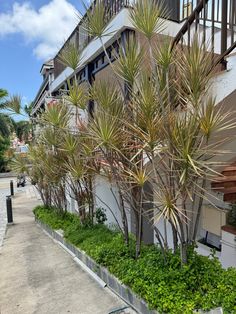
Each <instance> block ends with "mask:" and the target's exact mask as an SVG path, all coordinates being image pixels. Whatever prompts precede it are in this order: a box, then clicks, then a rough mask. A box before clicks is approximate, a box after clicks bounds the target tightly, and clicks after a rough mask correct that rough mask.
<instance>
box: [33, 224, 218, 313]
mask: <svg viewBox="0 0 236 314" xmlns="http://www.w3.org/2000/svg"><path fill="white" fill-rule="evenodd" d="M35 221H36V223H37V224H38V225H39V226H40V227H41V228H42V229H43V230H45V231H46V232H47V233H48V234H49V235H50V236H51V237H52V238H53V239H55V240H56V241H58V242H59V243H61V244H63V245H64V246H65V247H66V249H67V250H68V251H70V253H72V255H73V254H74V255H75V256H76V257H77V258H78V259H79V260H80V261H81V262H83V263H84V264H85V265H86V266H87V267H88V268H89V269H90V270H91V271H93V272H94V273H95V274H96V275H97V276H98V277H99V278H101V279H102V280H103V281H104V282H105V283H106V284H107V286H108V287H109V288H110V289H111V290H112V291H113V292H114V293H115V294H117V295H118V296H119V297H120V298H121V299H123V300H124V301H125V302H126V303H127V304H129V305H130V306H131V307H132V308H133V309H135V310H136V311H137V312H138V313H140V314H158V312H157V311H155V310H149V309H148V305H147V303H146V302H145V301H144V300H143V299H141V298H139V297H138V296H137V295H136V294H135V293H133V292H132V290H131V289H130V288H129V287H127V286H126V285H124V284H122V283H121V282H120V281H119V280H118V279H117V278H116V277H115V276H113V275H112V274H111V273H110V272H109V271H108V270H107V269H106V268H105V267H102V266H100V265H99V264H97V263H96V262H95V261H94V260H93V259H92V258H91V257H89V256H88V255H87V254H86V253H85V252H84V251H82V250H80V249H78V248H77V247H76V246H74V245H73V244H71V243H69V242H67V241H66V240H65V239H64V238H63V236H62V235H61V234H60V233H59V232H57V231H54V230H52V229H51V228H50V227H49V226H48V225H46V224H44V223H42V222H41V221H40V220H38V219H36V218H35ZM196 313H202V314H203V313H204V314H222V313H223V311H222V309H221V308H218V309H215V310H211V311H210V312H203V311H196Z"/></svg>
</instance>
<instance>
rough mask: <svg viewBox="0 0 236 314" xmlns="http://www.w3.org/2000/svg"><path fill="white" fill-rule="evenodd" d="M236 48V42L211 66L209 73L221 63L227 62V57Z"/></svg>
mask: <svg viewBox="0 0 236 314" xmlns="http://www.w3.org/2000/svg"><path fill="white" fill-rule="evenodd" d="M235 48H236V41H235V42H234V43H233V44H232V45H231V46H230V47H229V48H228V49H227V50H226V51H225V52H224V53H222V54H221V55H220V56H219V57H218V58H217V59H216V60H215V62H214V63H213V65H212V66H211V68H210V70H209V73H210V72H211V71H212V70H213V69H214V68H215V67H216V66H217V65H219V64H220V63H223V62H226V63H227V61H226V60H225V57H227V56H228V55H229V54H230V53H231V52H232V51H233V50H234V49H235Z"/></svg>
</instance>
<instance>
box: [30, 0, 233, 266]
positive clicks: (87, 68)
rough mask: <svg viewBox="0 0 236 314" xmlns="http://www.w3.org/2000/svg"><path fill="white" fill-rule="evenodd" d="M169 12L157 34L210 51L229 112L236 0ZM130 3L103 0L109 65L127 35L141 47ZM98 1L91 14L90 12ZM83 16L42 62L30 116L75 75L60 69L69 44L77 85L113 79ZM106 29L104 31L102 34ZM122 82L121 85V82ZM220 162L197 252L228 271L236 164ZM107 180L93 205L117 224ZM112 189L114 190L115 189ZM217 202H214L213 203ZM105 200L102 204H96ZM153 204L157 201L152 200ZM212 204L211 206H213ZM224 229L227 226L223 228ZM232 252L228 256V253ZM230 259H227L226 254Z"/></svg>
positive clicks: (148, 235)
mask: <svg viewBox="0 0 236 314" xmlns="http://www.w3.org/2000/svg"><path fill="white" fill-rule="evenodd" d="M164 3H165V7H166V8H167V11H168V19H167V18H166V17H163V18H165V20H166V21H165V25H166V27H165V28H164V29H163V30H162V31H161V34H160V35H161V36H166V37H167V36H168V38H172V40H173V44H175V45H183V46H185V47H188V46H190V45H191V42H192V39H193V36H195V34H196V33H197V35H198V38H199V41H201V42H203V43H205V44H206V46H207V48H206V49H207V50H208V51H209V52H211V53H212V56H213V57H212V68H214V69H215V74H214V76H213V78H212V82H211V92H212V93H213V95H214V96H215V97H216V104H217V105H218V106H223V107H224V108H225V110H232V115H233V114H235V113H234V104H235V99H236V98H235V97H236V54H235V52H236V1H235V0H208V1H207V0H200V1H199V0H172V1H170V0H165V1H164ZM132 4H133V1H132V0H104V5H105V6H106V7H108V8H109V10H108V11H107V12H109V13H108V14H107V16H106V21H107V30H109V31H108V33H109V34H108V35H107V36H105V37H104V38H103V45H104V46H105V47H106V51H107V54H108V55H109V57H110V61H111V62H114V63H115V62H116V58H115V57H113V56H114V55H117V54H118V51H119V47H122V46H123V45H124V44H125V42H126V39H127V38H128V37H129V34H130V33H132V34H134V35H135V38H136V39H137V42H138V43H139V44H140V45H141V46H143V47H145V40H144V38H143V36H142V34H138V33H137V32H135V30H134V27H133V25H132V22H131V19H130V15H129V13H130V10H132ZM94 6H96V1H94V2H93V4H92V5H91V7H90V8H89V10H93V7H94ZM86 23H87V20H86V14H85V15H84V17H82V19H81V21H80V22H79V24H78V25H77V27H76V28H75V30H74V31H73V32H72V34H71V35H70V37H69V38H68V40H67V41H66V42H65V44H64V45H63V47H62V48H61V49H60V51H58V53H57V55H56V56H55V58H54V59H53V60H51V61H49V62H46V63H45V64H44V65H43V66H42V69H41V74H42V76H43V83H42V85H41V87H40V89H39V92H38V94H37V96H36V98H35V101H34V108H33V111H32V118H36V117H37V116H38V115H40V112H42V111H43V110H45V109H46V108H47V105H48V104H49V103H51V102H53V101H54V100H55V99H57V97H58V96H60V94H61V92H62V91H65V90H68V80H69V81H70V80H73V77H74V71H73V70H72V69H70V68H69V67H66V66H65V65H63V64H62V63H61V61H60V55H61V53H62V51H63V49H66V46H67V45H68V43H73V44H74V45H76V47H77V48H78V50H82V62H81V63H80V65H79V66H78V68H77V69H76V71H75V75H76V79H77V82H78V83H79V84H88V86H91V85H92V84H94V82H95V81H97V80H100V79H106V80H108V81H110V82H111V81H113V80H114V74H113V72H112V71H111V68H110V64H109V61H108V60H107V57H106V54H105V53H104V50H103V45H102V43H101V41H100V40H99V39H98V38H91V37H90V36H89V35H88V33H87V31H86ZM105 31H106V30H105ZM121 83H122V84H125V83H124V82H121ZM92 110H93V103H92V102H90V103H88V112H91V111H92ZM229 136H230V137H231V138H232V140H231V141H230V142H227V143H225V145H224V148H225V149H229V150H231V151H233V150H234V147H235V144H236V138H235V136H236V134H233V133H230V134H229ZM222 160H223V161H225V162H227V163H229V165H230V166H229V167H228V168H225V169H222V174H223V175H224V178H223V179H222V180H221V181H220V182H219V181H217V182H212V183H211V182H209V191H211V193H212V202H207V203H206V204H204V208H203V215H202V219H201V226H200V228H199V239H201V242H199V248H198V249H199V252H200V253H201V254H206V255H209V253H210V250H211V248H212V247H214V248H216V249H217V255H218V256H219V257H220V258H221V261H222V264H223V265H224V266H225V267H227V266H230V265H234V266H236V243H235V242H234V237H235V236H234V235H233V234H232V233H230V234H228V233H227V230H225V229H224V228H223V229H222V227H223V226H224V225H225V224H226V215H227V211H228V209H229V207H230V203H232V202H235V201H236V175H235V173H236V166H235V160H236V157H235V153H231V154H227V156H222ZM110 184H111V183H110V182H108V181H106V180H105V179H104V178H103V177H99V175H98V176H97V177H96V180H95V190H96V193H95V194H96V195H98V196H99V197H98V198H96V206H97V207H104V203H106V204H107V205H108V206H109V207H112V208H113V210H114V213H115V215H116V216H117V219H118V220H121V217H120V212H119V208H118V206H117V203H116V201H115V199H114V195H113V194H112V193H111V191H110V187H111V186H110ZM113 188H114V190H115V186H114V187H113ZM216 198H217V200H216ZM101 199H103V200H104V202H101V201H100V200H101ZM154 201H155V199H154ZM212 203H214V204H215V206H212ZM68 207H69V208H70V210H71V211H76V206H75V203H74V201H73V200H72V199H70V198H69V196H68ZM107 216H108V223H116V221H115V220H114V217H113V216H112V215H110V214H109V211H107ZM128 217H129V224H130V229H131V230H132V228H133V227H132V217H131V216H128ZM144 224H145V228H144V230H145V231H144V235H143V237H144V240H145V242H148V243H152V242H155V237H154V234H153V231H152V228H151V226H150V225H149V223H148V222H147V221H146V222H144ZM158 227H159V228H160V230H161V229H163V231H164V228H166V230H167V231H166V232H167V235H168V237H171V236H172V235H171V227H170V225H165V224H164V223H163V222H159V226H158ZM226 229H227V228H226ZM229 252H230V253H229ZM229 255H230V256H231V257H230V258H229V257H228V256H229Z"/></svg>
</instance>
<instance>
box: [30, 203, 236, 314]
mask: <svg viewBox="0 0 236 314" xmlns="http://www.w3.org/2000/svg"><path fill="white" fill-rule="evenodd" d="M34 213H35V215H36V217H37V218H38V219H40V220H42V221H43V222H44V223H46V224H48V225H50V226H51V227H52V228H54V229H63V230H64V235H65V238H66V239H67V240H68V241H70V242H71V243H72V244H74V245H76V246H78V247H79V248H80V249H82V250H84V251H85V252H86V253H87V254H88V255H90V256H91V257H92V258H93V259H94V260H95V261H96V262H97V263H99V264H100V265H103V266H105V267H107V268H108V269H109V271H110V272H111V273H113V274H114V275H115V276H116V277H117V278H119V280H121V281H122V282H123V283H124V284H126V285H127V286H129V287H130V288H131V289H132V290H133V291H134V292H135V293H136V294H137V295H139V296H140V297H142V298H143V299H145V300H146V301H147V302H148V304H149V306H150V308H153V309H157V310H158V311H159V312H160V313H170V314H171V313H173V314H183V313H185V314H188V313H193V311H194V309H203V310H210V309H213V308H216V307H218V306H222V307H223V309H224V313H226V314H227V313H228V314H229V313H235V312H236V269H233V268H231V269H228V270H224V269H223V268H222V267H221V265H220V262H219V261H218V259H217V258H215V257H214V255H213V256H212V259H209V258H208V257H205V256H200V255H198V254H197V253H195V252H194V250H193V249H192V248H191V249H190V250H189V263H188V265H186V266H184V267H181V259H180V256H179V254H177V255H173V254H172V252H171V251H168V252H166V261H167V262H165V261H164V259H163V255H162V253H161V251H160V250H159V248H157V247H156V246H154V245H152V246H144V245H143V248H142V255H141V256H140V257H139V259H138V260H136V259H135V258H134V257H135V241H134V240H133V239H132V237H131V238H130V245H129V247H127V246H126V245H125V244H124V241H123V236H122V235H121V234H120V233H119V232H114V231H111V230H109V229H108V228H107V227H106V226H104V225H101V224H97V225H94V226H90V227H84V226H82V225H81V224H80V222H79V219H78V217H77V216H76V215H72V214H68V213H64V214H63V215H62V214H58V213H57V212H56V211H55V210H53V209H52V208H51V209H49V208H44V207H40V206H39V207H37V208H36V209H35V210H34Z"/></svg>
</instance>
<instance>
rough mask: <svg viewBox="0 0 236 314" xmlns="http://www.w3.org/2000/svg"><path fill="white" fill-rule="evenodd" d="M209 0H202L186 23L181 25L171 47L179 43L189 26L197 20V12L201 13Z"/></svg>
mask: <svg viewBox="0 0 236 314" xmlns="http://www.w3.org/2000/svg"><path fill="white" fill-rule="evenodd" d="M208 1H209V0H200V2H199V3H198V5H197V6H196V8H195V9H194V10H193V12H192V13H191V14H190V16H189V17H188V18H187V20H186V22H185V23H184V25H183V26H182V27H181V29H180V30H179V32H178V33H177V35H176V36H175V38H174V40H173V42H172V45H171V49H173V48H174V46H175V45H177V44H178V43H179V41H180V39H181V38H182V36H183V35H184V34H185V33H186V32H187V30H188V29H189V27H190V26H191V25H192V24H193V22H194V21H195V20H196V14H200V13H201V11H202V9H203V8H204V6H205V5H206V4H207V3H208Z"/></svg>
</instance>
